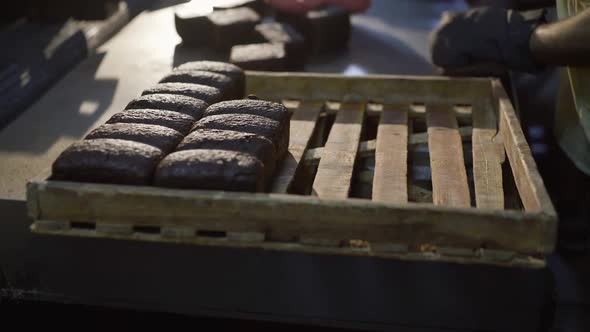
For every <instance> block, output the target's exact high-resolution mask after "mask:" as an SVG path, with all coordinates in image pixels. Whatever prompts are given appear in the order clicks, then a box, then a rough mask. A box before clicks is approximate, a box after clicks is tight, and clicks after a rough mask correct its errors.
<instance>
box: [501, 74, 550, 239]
mask: <svg viewBox="0 0 590 332" xmlns="http://www.w3.org/2000/svg"><path fill="white" fill-rule="evenodd" d="M492 89H493V94H494V97H495V98H496V102H497V104H498V112H499V114H500V134H501V135H502V138H503V140H504V147H505V149H506V155H508V159H509V161H510V168H511V169H512V174H513V177H514V180H515V182H516V187H517V189H518V193H519V195H520V200H521V201H522V204H523V206H524V209H525V210H526V211H527V212H529V213H542V214H543V215H546V216H547V217H548V218H544V221H540V223H542V224H543V227H544V228H545V229H546V232H545V234H546V238H545V239H544V241H543V242H544V245H545V246H546V247H547V248H550V249H551V250H553V249H554V248H555V245H556V242H557V213H556V212H555V208H554V207H553V203H552V202H551V199H550V198H549V194H548V193H547V191H546V189H545V185H544V183H543V179H542V178H541V175H540V174H539V171H538V169H537V165H536V164H535V160H534V159H533V155H532V153H531V150H530V148H529V146H528V144H527V141H526V139H525V137H524V133H523V132H522V128H521V127H520V123H519V121H518V118H517V116H516V112H515V111H514V108H513V107H512V104H511V103H510V99H509V98H508V95H506V92H505V91H504V88H503V87H502V84H501V83H500V81H499V80H494V81H492Z"/></svg>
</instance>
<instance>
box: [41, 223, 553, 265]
mask: <svg viewBox="0 0 590 332" xmlns="http://www.w3.org/2000/svg"><path fill="white" fill-rule="evenodd" d="M31 230H32V231H33V232H34V233H40V234H45V235H61V236H72V237H82V238H107V239H122V238H126V239H129V240H142V241H150V242H164V243H171V244H179V243H183V244H192V245H199V246H211V247H230V248H234V249H235V248H240V249H262V250H274V251H296V252H302V253H307V254H326V255H342V256H373V257H380V258H385V259H399V260H406V261H428V262H433V261H436V262H449V263H458V264H491V265H496V266H505V267H518V268H544V267H545V260H544V259H542V258H541V259H540V258H535V257H531V256H528V255H516V254H514V253H512V254H511V255H510V256H509V257H508V259H506V258H505V257H503V256H506V255H503V256H501V257H499V255H498V254H496V253H497V251H493V250H476V251H474V250H466V252H469V253H471V255H470V256H466V255H465V256H462V255H456V254H446V250H443V249H442V248H441V249H440V250H439V251H440V253H441V254H440V255H432V254H431V253H420V252H408V250H407V249H408V246H407V245H400V244H386V245H380V246H374V244H373V243H371V247H370V250H358V249H356V248H347V247H340V246H336V247H335V246H317V245H312V246H308V245H304V244H301V243H284V242H272V241H227V240H226V239H225V238H224V239H221V240H220V239H215V238H205V237H196V236H194V232H193V233H192V234H191V236H185V234H183V233H181V234H178V236H177V234H175V233H172V234H166V235H165V234H162V236H142V235H141V234H134V235H133V236H129V237H123V236H120V235H114V234H105V233H97V232H96V231H94V230H85V229H59V228H58V229H56V228H47V227H44V221H42V220H38V221H35V222H34V223H33V225H32V226H31ZM150 235H151V234H150Z"/></svg>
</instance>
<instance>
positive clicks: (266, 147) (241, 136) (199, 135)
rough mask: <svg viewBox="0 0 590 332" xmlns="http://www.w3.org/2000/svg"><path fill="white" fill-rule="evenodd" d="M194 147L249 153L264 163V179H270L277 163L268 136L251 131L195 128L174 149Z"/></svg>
mask: <svg viewBox="0 0 590 332" xmlns="http://www.w3.org/2000/svg"><path fill="white" fill-rule="evenodd" d="M194 149H213V150H230V151H238V152H243V153H247V154H250V155H252V156H254V157H256V158H257V159H258V160H260V161H261V162H262V163H263V164H264V173H265V178H266V179H272V176H273V173H274V170H275V166H276V163H277V158H276V154H275V149H274V144H273V143H272V142H271V141H270V140H269V139H268V138H265V137H263V136H260V135H256V134H251V133H245V132H238V131H233V130H218V129H197V130H195V131H193V132H191V133H190V134H189V135H188V136H186V137H185V138H184V139H183V140H182V142H181V143H180V144H179V145H178V147H177V148H176V151H183V150H194Z"/></svg>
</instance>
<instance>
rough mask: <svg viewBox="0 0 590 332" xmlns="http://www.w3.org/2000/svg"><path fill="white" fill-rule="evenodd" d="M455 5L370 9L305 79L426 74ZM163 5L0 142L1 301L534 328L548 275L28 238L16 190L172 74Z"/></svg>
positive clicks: (371, 324)
mask: <svg viewBox="0 0 590 332" xmlns="http://www.w3.org/2000/svg"><path fill="white" fill-rule="evenodd" d="M449 8H455V9H460V8H463V4H462V2H461V1H446V2H440V1H434V0H433V1H414V0H396V1H389V0H388V1H386V0H381V1H374V4H373V7H372V8H371V9H370V10H369V11H368V12H367V13H366V14H363V15H357V16H355V17H354V18H353V25H354V28H353V33H352V40H351V45H350V48H349V50H348V52H346V53H345V54H341V55H338V56H332V57H322V58H317V59H314V60H313V61H312V63H310V64H309V66H308V67H307V70H308V71H318V72H340V73H344V74H347V75H362V74H366V73H391V74H411V75H424V74H433V73H434V69H433V67H432V66H431V65H430V64H429V62H428V55H427V54H428V52H427V45H428V43H427V38H428V32H429V31H430V30H431V29H432V27H433V26H434V25H435V24H436V22H437V20H438V17H439V16H440V13H441V11H442V10H445V9H449ZM179 43H180V39H179V37H178V36H177V35H176V33H175V31H174V25H173V8H172V7H171V6H170V3H168V2H166V1H160V2H158V3H157V4H156V5H155V7H154V9H153V10H149V11H145V12H143V13H142V14H140V15H138V16H137V17H136V18H135V19H133V20H132V21H131V22H130V24H129V25H127V26H126V27H125V28H124V29H123V30H122V31H121V32H120V33H118V34H117V35H116V36H115V37H113V38H112V39H111V40H110V41H108V42H107V43H106V44H104V45H103V46H101V47H100V48H99V49H98V50H97V51H96V53H95V54H93V55H91V56H90V57H89V58H88V59H87V60H85V61H83V62H82V63H81V64H80V65H78V66H77V67H76V68H75V69H74V70H72V71H71V72H70V73H69V74H68V75H66V76H65V77H64V78H63V79H62V80H61V81H60V82H59V83H58V84H56V85H55V86H54V87H53V88H52V89H51V90H50V91H49V92H48V93H46V94H45V95H44V96H43V97H42V98H40V99H39V100H38V101H37V102H36V103H35V104H34V105H33V106H32V107H30V108H29V109H28V110H27V111H26V112H25V113H23V114H22V115H21V116H20V117H19V118H17V119H16V120H15V121H14V122H13V123H11V124H10V125H9V126H7V127H6V128H5V129H4V130H3V131H2V132H0V211H1V215H2V222H1V223H0V288H3V290H2V294H3V295H5V296H9V297H19V296H21V297H24V298H33V299H40V300H41V299H43V300H51V301H64V302H75V303H84V304H93V305H94V304H95V305H108V306H118V307H126V308H135V309H143V310H153V311H166V312H177V313H186V314H210V315H215V316H225V317H242V318H252V319H270V320H279V321H297V322H305V323H318V324H325V325H335V326H346V327H351V326H352V327H368V328H378V329H391V328H394V327H395V328H396V329H397V330H401V331H404V330H405V331H424V330H428V331H447V330H456V329H465V330H476V329H477V330H481V329H484V330H490V331H536V330H538V327H539V324H541V320H542V319H543V317H546V316H547V315H544V314H543V313H544V310H546V300H547V298H548V295H549V293H550V291H551V277H550V274H549V273H548V271H547V270H519V269H506V268H497V267H489V266H463V265H453V264H442V263H408V262H400V261H391V260H381V259H371V258H358V257H356V258H351V257H332V256H310V255H304V254H295V253H277V252H265V251H255V250H233V249H220V248H203V247H191V246H183V245H169V244H156V243H142V242H126V241H113V240H96V239H79V238H60V237H45V236H38V235H34V234H31V233H30V232H29V230H28V226H29V224H30V220H28V218H27V217H26V207H25V202H24V199H25V183H26V180H27V179H29V178H32V177H34V176H36V175H37V174H39V173H40V172H42V171H43V170H45V169H46V168H48V167H50V165H51V163H52V162H53V160H54V159H55V157H56V156H57V155H58V154H59V153H60V152H61V151H62V150H63V149H64V148H65V147H67V146H68V145H69V144H70V143H72V142H73V141H76V140H78V139H80V138H82V137H83V136H84V135H85V134H86V133H87V132H88V131H89V130H91V129H92V128H94V127H96V126H98V125H99V124H102V123H103V122H105V121H106V120H107V119H108V118H109V117H110V116H111V115H112V114H114V113H115V112H118V111H120V110H122V109H123V108H124V107H125V105H126V104H127V103H128V102H129V101H130V100H131V99H133V98H134V97H136V96H138V95H139V94H140V92H141V91H142V90H143V89H145V88H147V87H148V86H150V85H152V84H154V83H156V82H157V81H158V79H159V78H161V77H162V76H163V75H164V74H165V73H167V72H168V71H169V70H170V69H171V67H172V66H173V65H174V64H178V63H182V62H184V61H188V60H194V59H202V58H217V59H223V58H220V55H219V54H214V53H210V52H208V51H206V50H194V49H193V50H190V49H186V48H184V47H182V46H180V45H179Z"/></svg>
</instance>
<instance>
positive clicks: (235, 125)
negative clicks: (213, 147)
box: [192, 114, 289, 159]
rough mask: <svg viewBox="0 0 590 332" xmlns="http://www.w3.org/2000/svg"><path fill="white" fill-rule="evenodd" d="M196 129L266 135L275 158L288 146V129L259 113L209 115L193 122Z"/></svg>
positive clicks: (284, 151)
mask: <svg viewBox="0 0 590 332" xmlns="http://www.w3.org/2000/svg"><path fill="white" fill-rule="evenodd" d="M198 129H220V130H233V131H240V132H244V133H251V134H256V135H260V136H263V137H266V138H268V139H269V140H270V141H271V142H273V144H274V146H275V151H276V154H277V159H282V158H283V157H284V155H285V153H286V152H287V150H288V148H289V130H288V129H287V128H286V127H285V126H284V125H283V126H282V125H281V123H280V122H278V121H275V120H272V119H269V118H267V117H263V116H259V115H252V114H219V115H211V116H207V117H204V118H202V119H201V120H199V121H197V122H196V123H195V125H194V126H193V129H192V130H193V131H194V130H198Z"/></svg>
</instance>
